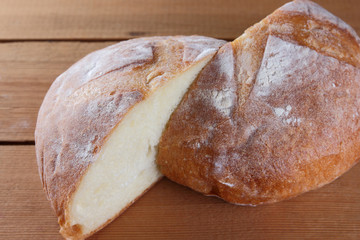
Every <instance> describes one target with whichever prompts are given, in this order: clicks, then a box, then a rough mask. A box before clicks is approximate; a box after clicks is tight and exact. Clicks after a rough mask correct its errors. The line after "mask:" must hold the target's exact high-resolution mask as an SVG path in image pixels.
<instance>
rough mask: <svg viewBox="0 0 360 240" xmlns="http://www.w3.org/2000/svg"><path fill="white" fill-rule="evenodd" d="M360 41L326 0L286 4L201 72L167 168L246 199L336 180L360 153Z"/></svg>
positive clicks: (179, 115)
mask: <svg viewBox="0 0 360 240" xmlns="http://www.w3.org/2000/svg"><path fill="white" fill-rule="evenodd" d="M359 43H360V41H359V37H358V36H357V35H356V33H355V32H354V30H352V29H351V27H349V26H348V25H347V24H345V23H344V22H343V21H341V20H340V19H338V18H337V17H335V16H333V15H332V14H330V13H329V12H327V11H326V10H324V9H323V8H321V7H319V6H318V5H316V4H314V3H312V2H310V1H295V2H292V3H289V4H286V5H284V6H283V7H281V8H280V9H278V10H277V11H275V12H274V13H273V14H271V15H270V16H268V17H267V18H265V19H264V20H263V21H261V22H260V23H259V24H256V25H255V26H253V27H251V28H250V29H248V30H247V31H246V32H245V33H244V34H243V35H242V36H241V37H239V38H238V39H236V40H235V41H234V42H232V43H228V44H226V45H224V46H223V47H222V48H221V49H220V50H219V51H218V53H217V55H216V56H215V58H214V59H213V60H212V61H211V62H210V63H209V64H208V65H207V66H206V67H205V68H204V69H203V71H202V72H201V73H200V75H199V76H198V78H197V79H196V80H195V82H194V83H193V84H192V86H191V88H190V89H189V91H188V92H187V93H186V95H185V96H184V98H183V100H182V102H181V103H180V105H179V106H178V108H177V109H176V110H175V112H174V113H173V114H172V116H171V118H170V120H169V122H168V125H167V127H166V129H165V131H164V133H163V135H162V138H161V141H160V143H159V148H158V149H159V150H158V157H157V163H158V165H159V168H160V171H161V172H162V173H163V174H164V175H165V176H167V177H168V178H170V179H172V180H173V181H175V182H177V183H180V184H183V185H185V186H188V187H190V188H192V189H194V190H196V191H199V192H202V193H204V194H206V195H216V196H219V197H221V198H223V199H225V200H226V201H229V202H232V203H236V204H246V205H258V204H262V203H271V202H276V201H281V200H284V199H287V198H290V197H293V196H295V195H298V194H300V193H303V192H306V191H309V190H312V189H315V188H318V187H320V186H322V185H324V184H327V183H329V182H331V181H333V180H334V179H336V178H337V177H339V176H340V175H341V174H343V173H344V172H346V171H347V170H348V169H350V168H351V167H352V166H353V165H354V164H355V163H356V162H357V161H358V158H359V154H360V121H359V119H360V118H359V114H360V68H359V67H360V45H359Z"/></svg>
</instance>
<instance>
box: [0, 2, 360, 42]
mask: <svg viewBox="0 0 360 240" xmlns="http://www.w3.org/2000/svg"><path fill="white" fill-rule="evenodd" d="M286 2H288V1H287V0H257V1H249V0H222V1H216V0H197V1H194V0H172V1H169V0H107V1H102V0H77V1H73V0H62V1H58V0H32V1H28V0H2V1H1V3H0V40H14V39H17V40H21V39H24V40H29V39H35V40H39V39H52V40H55V39H57V40H63V39H70V40H75V39H86V40H88V39H102V40H104V39H107V40H119V39H128V38H133V37H139V36H153V35H177V34H185V35H190V34H200V35H206V36H212V37H217V38H223V39H234V38H236V37H237V36H239V35H240V34H241V33H242V32H243V31H244V30H245V29H246V28H248V27H249V26H251V25H253V24H254V23H256V22H258V21H259V20H261V19H262V18H264V17H265V16H266V15H268V14H270V13H271V12H272V11H274V10H275V9H276V8H278V7H280V6H281V5H282V4H284V3H286ZM316 2H318V3H319V4H321V5H322V6H324V7H325V8H327V9H328V10H329V11H331V12H333V13H334V14H336V15H337V16H339V17H341V18H342V19H344V20H345V21H346V22H348V23H349V24H350V25H352V26H353V27H354V28H355V30H356V31H357V32H360V14H359V12H360V4H359V2H358V0H342V1H338V0H317V1H316Z"/></svg>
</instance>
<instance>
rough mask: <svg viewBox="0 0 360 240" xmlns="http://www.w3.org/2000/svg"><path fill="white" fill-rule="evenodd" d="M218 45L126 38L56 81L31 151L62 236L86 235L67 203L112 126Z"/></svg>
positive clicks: (41, 113) (189, 40) (189, 39)
mask: <svg viewBox="0 0 360 240" xmlns="http://www.w3.org/2000/svg"><path fill="white" fill-rule="evenodd" d="M224 43H225V42H224V41H222V40H217V39H213V38H208V37H201V36H189V37H185V36H176V37H150V38H138V39H133V40H129V41H124V42H120V43H118V44H115V45H112V46H109V47H107V48H105V49H102V50H99V51H96V52H93V53H91V54H89V55H88V56H86V57H84V58H83V59H81V60H80V61H78V62H77V63H76V64H74V65H73V66H72V67H70V68H69V69H68V70H67V71H66V72H64V73H63V74H62V75H60V76H59V77H58V78H57V79H56V80H55V81H54V83H53V84H52V86H51V88H50V89H49V91H48V93H47V94H46V96H45V99H44V101H43V104H42V106H41V108H40V111H39V115H38V120H37V125H36V131H35V140H36V155H37V161H38V166H39V174H40V178H41V181H42V183H43V188H44V190H45V192H46V194H47V197H48V199H49V200H50V201H51V205H52V207H53V208H54V210H55V212H56V215H57V216H58V221H59V224H60V226H61V233H62V234H63V235H64V236H65V237H68V238H72V239H82V238H84V236H82V233H81V229H79V228H78V227H76V226H70V224H69V221H68V220H69V219H68V216H67V211H68V209H67V207H68V204H69V202H70V200H71V197H72V194H73V193H74V191H76V188H77V186H78V185H79V183H80V181H81V178H82V176H84V174H85V172H86V171H87V169H88V167H89V166H90V165H91V164H92V163H93V162H94V161H95V160H96V155H97V153H98V152H99V151H100V149H101V146H102V145H103V144H104V142H105V141H106V139H107V136H109V134H110V133H111V132H112V130H113V129H114V127H115V126H117V125H118V124H119V122H120V121H121V120H122V119H123V118H124V116H125V115H126V113H127V112H128V111H129V110H130V109H131V108H132V107H133V106H135V105H136V104H137V103H139V102H141V101H143V100H144V99H146V98H147V96H149V95H151V94H152V93H153V92H154V91H156V89H157V88H159V87H161V86H162V85H163V84H164V83H166V82H167V81H168V80H169V79H171V78H173V77H174V76H177V75H178V74H180V73H181V72H183V71H184V70H186V69H188V68H189V67H191V66H192V65H193V64H195V63H197V62H199V61H201V60H203V59H204V58H208V57H209V56H212V55H213V54H215V52H216V51H217V50H218V48H220V46H222V45H223V44H224Z"/></svg>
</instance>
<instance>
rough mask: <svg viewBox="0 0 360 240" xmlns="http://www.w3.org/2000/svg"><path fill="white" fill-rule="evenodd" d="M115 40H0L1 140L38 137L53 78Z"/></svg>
mask: <svg viewBox="0 0 360 240" xmlns="http://www.w3.org/2000/svg"><path fill="white" fill-rule="evenodd" d="M113 43H114V42H15V43H2V44H0V52H1V54H0V141H34V136H33V135H34V129H35V124H36V117H37V112H38V110H39V107H40V105H41V102H42V100H43V97H44V96H45V94H46V92H47V90H48V88H49V87H50V85H51V83H52V82H53V80H54V79H55V78H56V77H57V76H58V75H60V74H61V73H62V72H63V71H65V70H66V69H67V68H68V67H69V66H71V65H72V64H73V63H75V62H76V61H77V60H78V59H80V58H82V57H83V56H85V55H86V54H88V53H90V52H92V51H94V50H96V49H100V48H103V47H106V46H108V45H111V44H113Z"/></svg>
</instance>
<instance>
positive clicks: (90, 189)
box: [69, 57, 210, 235]
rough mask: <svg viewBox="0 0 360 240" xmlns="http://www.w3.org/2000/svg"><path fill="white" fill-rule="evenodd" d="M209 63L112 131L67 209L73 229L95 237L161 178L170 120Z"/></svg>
mask: <svg viewBox="0 0 360 240" xmlns="http://www.w3.org/2000/svg"><path fill="white" fill-rule="evenodd" d="M209 60H210V58H209V57H208V58H207V59H204V61H201V62H200V63H198V64H196V65H195V66H193V67H191V68H190V69H188V70H187V71H186V72H184V73H183V74H181V75H179V76H177V77H175V78H174V79H172V80H170V81H169V82H168V83H166V84H165V85H164V86H163V87H161V88H160V89H158V90H157V91H156V92H155V93H154V94H153V95H151V96H149V97H148V98H147V99H146V100H144V101H142V102H140V103H138V104H137V105H135V106H134V107H133V108H132V109H131V110H130V111H129V112H128V113H127V114H126V116H125V117H124V119H123V120H122V121H121V123H120V124H119V125H118V126H117V127H116V128H115V129H114V130H113V132H112V133H111V135H110V136H109V138H108V139H107V141H106V143H105V144H104V146H103V147H102V149H101V151H100V152H99V154H98V157H97V159H96V160H95V162H94V164H92V165H91V166H90V167H89V169H88V171H87V173H86V174H85V175H84V176H83V179H82V181H81V183H80V185H79V187H78V189H77V191H76V192H75V194H74V196H73V200H72V201H71V203H70V205H69V219H70V221H71V225H77V227H80V228H81V231H82V233H83V234H84V235H86V234H89V233H91V232H92V231H94V230H95V229H97V228H99V227H100V226H101V225H103V224H104V223H106V222H107V221H108V220H109V219H112V218H114V217H115V216H116V215H118V214H119V212H121V211H122V210H123V209H124V208H126V207H127V206H128V205H129V204H131V203H132V202H133V201H134V200H136V199H137V198H138V197H139V196H140V195H142V194H143V192H144V191H146V190H147V189H148V188H149V187H150V186H151V185H153V184H154V183H155V182H156V181H157V180H158V179H159V178H160V177H161V176H162V175H161V173H160V172H159V171H158V169H157V166H156V164H155V155H156V148H157V144H158V142H159V138H160V136H161V133H162V131H163V129H164V127H165V124H166V123H167V121H168V119H169V117H170V114H171V113H172V112H173V110H174V109H175V108H176V106H177V105H178V103H179V102H180V100H181V98H182V96H183V95H184V94H185V92H186V90H187V88H188V87H189V86H190V84H191V83H192V81H193V80H194V79H195V77H196V76H197V75H198V73H199V72H200V70H201V69H202V68H203V67H204V66H205V64H206V63H207V62H208V61H209Z"/></svg>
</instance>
